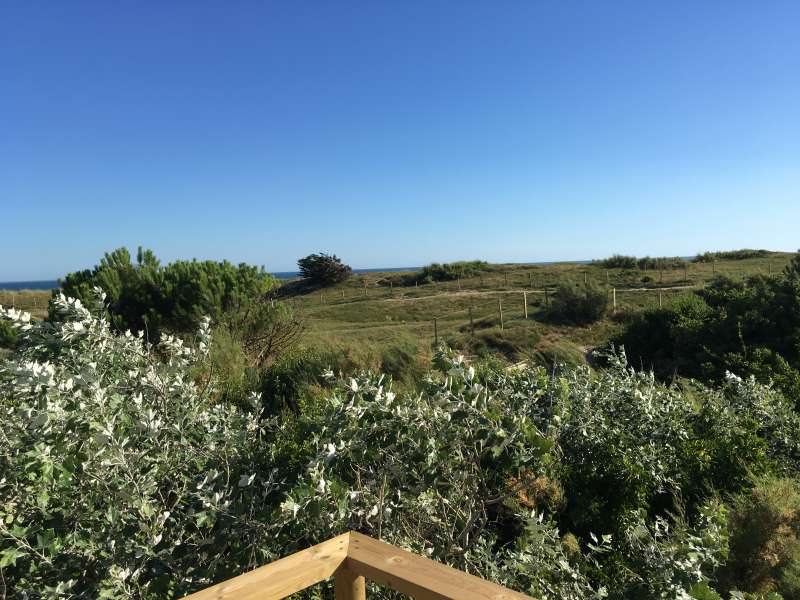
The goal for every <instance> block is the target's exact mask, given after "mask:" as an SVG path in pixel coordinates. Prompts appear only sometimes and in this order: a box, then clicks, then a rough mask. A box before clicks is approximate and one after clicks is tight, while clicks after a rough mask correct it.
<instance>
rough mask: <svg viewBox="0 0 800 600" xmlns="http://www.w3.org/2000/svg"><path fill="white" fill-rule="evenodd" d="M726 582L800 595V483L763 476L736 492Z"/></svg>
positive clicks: (731, 514) (733, 586)
mask: <svg viewBox="0 0 800 600" xmlns="http://www.w3.org/2000/svg"><path fill="white" fill-rule="evenodd" d="M730 524H731V531H733V535H732V536H731V541H730V552H731V559H730V560H729V562H728V565H727V567H726V569H725V572H724V573H723V580H724V583H725V584H726V586H727V587H731V588H736V587H739V588H742V589H748V590H752V591H754V592H757V593H761V594H767V593H769V592H780V594H781V595H782V596H783V597H784V598H798V597H800V485H798V482H797V480H795V479H790V478H780V479H779V478H774V477H765V478H762V479H760V480H758V481H757V482H756V485H755V486H754V488H753V489H752V490H749V491H747V492H745V493H742V494H741V495H739V496H737V497H735V498H734V500H733V502H732V507H731V511H730Z"/></svg>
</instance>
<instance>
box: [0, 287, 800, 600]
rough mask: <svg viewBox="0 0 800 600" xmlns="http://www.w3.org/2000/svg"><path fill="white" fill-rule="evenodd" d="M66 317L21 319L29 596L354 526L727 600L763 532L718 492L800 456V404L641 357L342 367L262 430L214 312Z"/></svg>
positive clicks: (13, 519)
mask: <svg viewBox="0 0 800 600" xmlns="http://www.w3.org/2000/svg"><path fill="white" fill-rule="evenodd" d="M100 300H101V301H102V299H100ZM52 311H53V319H52V321H51V322H42V323H36V324H31V323H30V320H29V318H28V317H26V316H25V315H24V314H20V313H19V312H17V311H4V312H3V313H2V318H3V319H6V320H7V321H8V322H10V323H12V325H13V326H14V327H15V329H16V330H18V331H19V332H20V343H19V346H18V348H17V349H16V351H15V352H14V354H12V356H11V358H10V359H9V360H7V361H6V362H4V363H2V366H0V423H2V436H0V473H2V477H0V498H2V501H0V569H2V574H3V581H4V582H5V585H6V586H7V590H6V593H7V594H8V595H10V596H11V597H16V596H21V597H24V596H27V597H48V598H78V597H102V598H170V597H172V598H175V597H180V596H182V595H183V594H185V593H187V592H190V591H192V590H196V589H198V588H200V587H204V586H205V585H207V584H209V583H211V582H214V581H219V580H222V579H225V578H228V577H230V576H232V575H235V574H238V573H240V572H242V571H245V570H247V569H249V568H252V567H255V566H257V565H259V564H262V563H264V562H267V561H270V560H272V559H274V558H276V557H278V556H282V555H285V554H287V553H289V552H290V551H292V550H295V549H297V548H299V547H305V546H308V545H310V544H313V543H315V542H319V541H321V540H323V539H326V538H328V537H330V536H332V535H335V534H338V533H341V532H343V531H345V530H348V529H356V530H360V531H363V532H365V533H368V534H371V535H374V536H378V537H381V538H383V539H386V540H387V541H389V542H391V543H395V544H398V545H400V546H404V547H407V548H410V549H412V550H414V551H416V552H420V553H423V554H425V555H427V556H430V557H432V558H434V559H435V560H439V561H442V562H445V563H448V564H451V565H453V566H456V567H458V568H461V569H465V570H467V571H470V572H473V573H476V574H478V575H481V576H483V577H487V578H489V579H492V580H494V581H498V582H500V583H502V584H505V585H507V586H510V587H512V588H515V589H518V590H521V591H524V592H526V593H529V594H531V595H533V596H534V597H539V598H567V599H589V598H602V597H610V598H690V597H692V595H694V597H717V596H716V593H715V592H714V587H715V586H717V581H718V576H719V574H720V573H722V569H724V567H725V563H726V561H727V560H728V556H729V552H728V550H729V540H730V539H734V540H736V539H739V538H737V537H736V536H737V532H736V531H733V532H732V531H731V529H730V528H731V527H736V526H738V525H737V524H739V523H742V522H745V521H746V518H745V517H741V518H740V517H738V516H737V517H736V518H735V519H730V520H729V519H728V518H727V514H728V513H727V509H726V507H725V506H724V505H723V504H722V503H721V502H720V501H719V499H718V497H722V498H726V497H728V495H729V494H740V493H746V490H747V489H748V476H749V475H748V474H749V473H752V472H759V473H762V474H764V475H770V474H772V475H780V474H785V473H791V472H797V468H798V466H799V465H798V461H800V423H799V421H798V417H797V415H796V414H795V413H794V412H793V410H792V407H791V404H790V403H789V402H788V401H787V400H786V399H785V398H784V397H783V396H782V395H781V394H780V393H778V392H777V391H775V390H773V389H771V388H769V387H764V386H762V385H760V384H758V383H757V382H756V381H755V380H754V379H752V378H750V379H744V380H743V379H740V378H738V377H736V376H729V377H728V378H727V379H726V380H725V382H724V383H723V384H722V387H720V388H719V389H716V390H715V389H709V388H706V387H703V386H700V385H698V386H696V387H695V388H694V389H692V390H691V392H690V393H689V392H684V391H682V390H681V389H678V388H676V387H666V386H664V385H662V384H659V383H658V382H657V381H656V380H655V379H654V378H653V377H652V376H651V375H648V374H641V373H636V372H634V371H633V370H631V369H629V368H627V366H626V364H625V362H624V358H622V357H612V358H611V360H610V366H609V368H608V369H607V370H605V371H603V372H601V373H598V374H594V373H592V372H591V371H590V370H589V369H588V368H585V367H584V368H577V369H571V370H564V371H561V372H559V371H556V372H552V373H548V372H547V371H544V370H541V369H524V370H519V371H514V372H509V371H506V370H504V369H502V368H494V367H486V368H479V369H477V370H476V369H475V368H474V367H473V366H470V365H469V364H467V363H466V362H465V361H464V360H463V358H462V357H460V356H456V355H454V354H452V353H451V352H449V351H446V350H444V351H442V352H440V353H439V354H438V355H437V357H436V359H435V363H434V366H435V369H434V370H433V371H432V372H431V373H430V374H429V375H428V376H427V377H426V378H425V380H424V382H423V383H422V387H421V389H420V390H419V392H418V393H413V394H412V393H409V394H396V393H395V392H393V390H392V383H391V381H390V380H389V379H387V378H386V377H384V376H382V375H377V374H372V373H368V372H364V373H360V374H355V375H354V376H352V377H343V378H337V377H336V376H335V375H334V374H333V372H331V371H328V372H327V373H325V374H324V378H326V379H327V380H328V381H330V384H328V385H330V386H332V390H333V391H331V392H330V393H327V394H326V395H325V396H324V397H319V398H318V400H317V402H316V404H314V405H313V406H311V405H309V406H307V410H305V411H300V412H299V413H298V414H295V415H293V414H291V413H284V414H283V415H281V416H280V417H269V416H266V417H265V413H264V410H263V406H262V402H261V399H260V398H259V396H258V394H253V395H251V396H250V397H249V398H248V399H247V400H248V401H247V402H239V403H236V404H229V403H225V402H219V401H215V399H217V398H218V397H219V396H218V394H217V392H216V387H217V385H218V382H217V379H216V377H215V375H214V372H213V370H211V369H209V366H208V360H209V359H208V351H209V344H210V341H209V335H210V329H209V325H208V321H207V320H203V319H201V321H200V327H199V330H198V333H197V336H196V340H195V343H194V344H192V345H187V344H185V343H184V342H182V341H181V340H179V339H176V338H173V337H171V336H169V335H166V334H165V335H163V336H162V337H161V339H160V341H159V343H158V345H157V346H153V345H151V344H150V343H148V342H147V341H146V340H145V338H144V336H143V335H142V334H139V335H136V334H131V333H130V332H126V333H124V334H123V333H116V332H115V331H114V329H113V328H112V327H111V323H110V321H109V320H108V318H107V317H105V316H102V315H98V314H94V313H93V312H91V311H89V310H87V309H86V308H85V307H84V306H83V304H82V303H81V302H80V301H78V300H74V299H67V298H65V297H63V296H57V297H55V298H54V300H53V306H52ZM293 369H295V367H294V366H292V364H290V363H287V364H286V365H285V366H281V367H280V368H278V367H277V366H276V371H275V375H276V377H275V378H274V379H273V381H274V385H276V386H283V385H284V384H286V383H287V382H290V380H291V379H292V378H293V376H290V377H289V378H288V379H285V378H284V379H282V378H281V377H282V376H281V374H280V373H281V372H285V373H291V372H292V371H293ZM708 486H712V488H711V489H712V490H713V493H709V492H708V489H709V487H708ZM765 493H767V494H769V493H770V492H769V491H768V492H765ZM781 493H782V492H781ZM787 502H790V503H789V504H787V506H794V504H791V502H794V500H791V501H787ZM735 506H737V507H738V506H739V505H735ZM765 510H767V509H765ZM734 512H735V514H737V515H739V514H741V513H742V510H741V509H740V508H736V509H735V511H734ZM781 518H783V517H780V516H779V515H778V516H776V519H778V520H780V519H781ZM743 519H744V520H743ZM792 522H794V521H792ZM781 523H783V521H781ZM731 536H733V537H731ZM736 547H737V548H738V546H736ZM785 547H786V548H787V551H786V552H785V553H784V554H781V556H789V555H790V552H794V550H791V551H790V550H788V549H789V548H794V546H791V544H790V543H788V542H787V544H786V545H785ZM737 552H738V554H737V556H739V557H741V556H746V554H743V553H741V552H740V551H738V550H737ZM747 581H749V580H747ZM781 581H784V580H781ZM786 581H789V580H788V579H787V580H786ZM744 583H745V584H746V583H747V582H746V581H745V582H744ZM782 585H783V584H782ZM786 585H788V583H787V584H786ZM741 589H743V591H758V590H748V589H746V588H741ZM782 589H783V588H782ZM785 589H793V588H788V587H787V588H785ZM316 593H318V592H311V594H316ZM701 593H702V594H704V595H703V596H699V595H698V594H701ZM378 597H387V596H381V595H379V596H378Z"/></svg>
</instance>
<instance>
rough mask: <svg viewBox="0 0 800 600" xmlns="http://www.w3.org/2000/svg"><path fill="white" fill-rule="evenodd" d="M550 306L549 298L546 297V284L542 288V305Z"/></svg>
mask: <svg viewBox="0 0 800 600" xmlns="http://www.w3.org/2000/svg"><path fill="white" fill-rule="evenodd" d="M549 304H550V298H549V297H548V296H547V284H545V286H544V305H545V306H548V305H549Z"/></svg>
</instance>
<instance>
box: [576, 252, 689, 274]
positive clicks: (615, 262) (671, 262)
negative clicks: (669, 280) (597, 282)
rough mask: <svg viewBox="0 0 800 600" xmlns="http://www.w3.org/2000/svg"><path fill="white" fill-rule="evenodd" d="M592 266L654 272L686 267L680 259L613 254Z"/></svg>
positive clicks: (684, 262)
mask: <svg viewBox="0 0 800 600" xmlns="http://www.w3.org/2000/svg"><path fill="white" fill-rule="evenodd" d="M592 264H595V265H599V266H601V267H603V268H606V269H640V270H646V271H654V270H657V269H682V268H684V267H685V266H686V264H687V263H686V261H685V260H684V259H682V258H680V257H677V256H676V257H666V256H661V257H655V258H653V257H650V256H644V257H641V258H639V257H636V256H625V255H623V254H614V255H613V256H610V257H609V258H604V259H602V260H599V261H592Z"/></svg>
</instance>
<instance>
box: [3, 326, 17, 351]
mask: <svg viewBox="0 0 800 600" xmlns="http://www.w3.org/2000/svg"><path fill="white" fill-rule="evenodd" d="M18 341H19V331H18V330H17V329H16V328H15V327H14V326H13V325H12V324H11V321H7V320H4V319H0V348H15V347H16V345H17V342H18Z"/></svg>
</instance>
